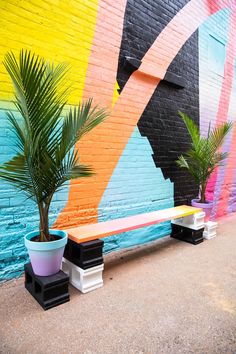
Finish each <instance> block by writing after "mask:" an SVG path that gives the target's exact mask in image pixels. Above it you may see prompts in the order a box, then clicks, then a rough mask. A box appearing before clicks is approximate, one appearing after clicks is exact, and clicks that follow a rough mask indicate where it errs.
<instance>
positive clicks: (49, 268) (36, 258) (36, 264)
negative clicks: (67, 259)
mask: <svg viewBox="0 0 236 354" xmlns="http://www.w3.org/2000/svg"><path fill="white" fill-rule="evenodd" d="M49 231H50V233H51V234H53V235H56V236H59V237H60V239H59V240H56V241H49V242H34V241H31V239H32V238H33V237H35V236H37V235H38V234H39V232H38V231H33V232H30V233H28V234H27V235H26V236H25V246H26V248H27V250H28V253H29V257H30V261H31V265H32V268H33V271H34V274H36V275H39V276H48V275H52V274H56V273H58V272H59V270H60V267H61V262H62V257H63V253H64V249H65V245H66V243H67V238H68V236H67V233H66V232H64V231H61V230H49Z"/></svg>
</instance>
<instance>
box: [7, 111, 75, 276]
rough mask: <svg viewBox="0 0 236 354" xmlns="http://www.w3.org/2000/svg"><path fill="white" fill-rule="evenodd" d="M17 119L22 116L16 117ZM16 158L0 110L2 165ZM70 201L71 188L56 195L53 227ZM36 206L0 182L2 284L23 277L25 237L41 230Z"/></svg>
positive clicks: (52, 219) (65, 188)
mask: <svg viewBox="0 0 236 354" xmlns="http://www.w3.org/2000/svg"><path fill="white" fill-rule="evenodd" d="M16 116H18V117H19V119H20V116H19V115H18V114H17V113H16ZM14 154H15V152H14V134H13V133H12V131H11V129H10V127H9V125H8V122H7V119H6V114H5V111H4V110H0V164H1V163H3V162H4V161H7V160H8V159H10V158H11V157H13V156H14ZM67 199H68V185H66V186H65V187H64V188H63V190H61V191H60V192H58V193H56V194H55V197H54V199H53V201H52V206H51V212H50V225H52V224H53V223H54V222H55V221H56V218H57V216H58V215H59V213H60V212H61V210H62V209H63V208H64V207H65V205H66V202H67ZM38 225H39V218H38V210H37V206H36V205H35V203H34V202H33V201H32V200H29V199H26V197H25V195H24V194H23V193H20V192H18V191H16V190H15V189H14V188H13V187H12V186H11V185H10V184H8V183H5V182H3V181H2V180H0V281H2V280H6V279H11V278H14V277H16V276H18V275H20V274H21V273H22V270H23V266H24V264H25V262H26V261H27V260H28V255H27V252H26V248H25V246H24V236H25V234H26V233H28V232H31V231H33V230H35V229H38Z"/></svg>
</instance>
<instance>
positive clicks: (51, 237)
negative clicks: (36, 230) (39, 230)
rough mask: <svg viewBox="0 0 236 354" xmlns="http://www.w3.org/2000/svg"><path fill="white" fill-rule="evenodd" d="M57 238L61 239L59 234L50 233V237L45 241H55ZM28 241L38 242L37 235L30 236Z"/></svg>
mask: <svg viewBox="0 0 236 354" xmlns="http://www.w3.org/2000/svg"><path fill="white" fill-rule="evenodd" d="M57 240H61V236H58V235H50V238H49V240H47V242H50V241H57ZM30 241H33V242H40V238H39V235H37V236H34V237H32V238H31V239H30Z"/></svg>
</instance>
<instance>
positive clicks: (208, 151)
mask: <svg viewBox="0 0 236 354" xmlns="http://www.w3.org/2000/svg"><path fill="white" fill-rule="evenodd" d="M179 114H180V115H181V117H182V119H183V120H184V122H185V124H186V127H187V129H188V132H189V134H190V137H191V140H192V144H191V145H192V147H191V148H190V149H188V150H187V151H186V153H185V154H184V155H181V156H179V158H178V160H177V161H176V163H177V165H178V166H179V167H181V168H186V169H187V170H188V171H189V173H190V174H191V175H192V176H193V178H194V179H195V181H196V182H197V183H198V185H199V187H200V190H201V199H202V200H205V197H204V193H205V188H206V185H207V181H208V179H209V178H210V175H211V174H212V172H213V171H214V170H215V169H216V168H217V167H218V166H222V164H223V161H224V160H225V159H226V158H227V157H228V153H227V152H224V153H221V152H219V151H218V150H219V148H220V147H221V146H222V144H223V143H224V140H225V137H226V136H227V134H228V133H229V132H230V130H231V129H232V126H233V125H232V123H231V122H227V123H223V124H221V125H220V126H218V127H216V128H214V129H213V130H212V129H211V125H210V124H209V128H208V134H207V136H206V137H204V136H203V137H202V136H201V135H200V131H199V128H198V127H197V125H196V124H195V123H194V122H193V121H192V120H191V118H189V117H188V116H187V115H186V114H184V113H182V112H179Z"/></svg>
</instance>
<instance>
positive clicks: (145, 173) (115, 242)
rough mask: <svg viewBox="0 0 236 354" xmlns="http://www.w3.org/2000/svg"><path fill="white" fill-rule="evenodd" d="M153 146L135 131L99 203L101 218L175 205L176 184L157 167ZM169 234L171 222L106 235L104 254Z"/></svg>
mask: <svg viewBox="0 0 236 354" xmlns="http://www.w3.org/2000/svg"><path fill="white" fill-rule="evenodd" d="M152 154H153V151H152V148H151V146H150V144H149V141H148V139H147V138H145V137H142V136H141V135H140V133H139V130H138V128H137V127H136V129H135V130H134V132H133V134H132V136H131V138H130V140H129V142H128V144H127V145H126V147H125V150H124V151H123V154H122V156H121V158H120V160H119V162H118V164H117V166H116V168H115V170H114V172H113V175H112V177H111V179H110V181H109V184H108V186H107V188H106V191H105V193H104V195H103V198H102V200H101V202H100V205H99V213H98V215H99V221H107V220H112V219H117V218H121V217H126V216H130V215H136V214H141V213H146V212H151V211H155V210H160V209H165V208H170V207H173V206H174V199H173V194H174V191H173V183H172V182H170V180H169V179H167V180H165V179H164V177H163V175H162V172H161V169H160V168H156V166H155V164H154V161H153V158H152ZM169 233H170V222H164V223H161V224H157V225H155V226H149V227H145V228H142V229H138V230H133V231H129V232H125V233H122V234H119V235H115V236H111V237H107V238H105V239H104V240H105V246H104V250H105V253H108V252H111V251H113V250H118V249H122V248H127V247H131V246H134V245H139V244H143V243H146V242H150V241H153V240H156V239H158V238H160V237H163V236H166V235H168V234H169Z"/></svg>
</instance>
